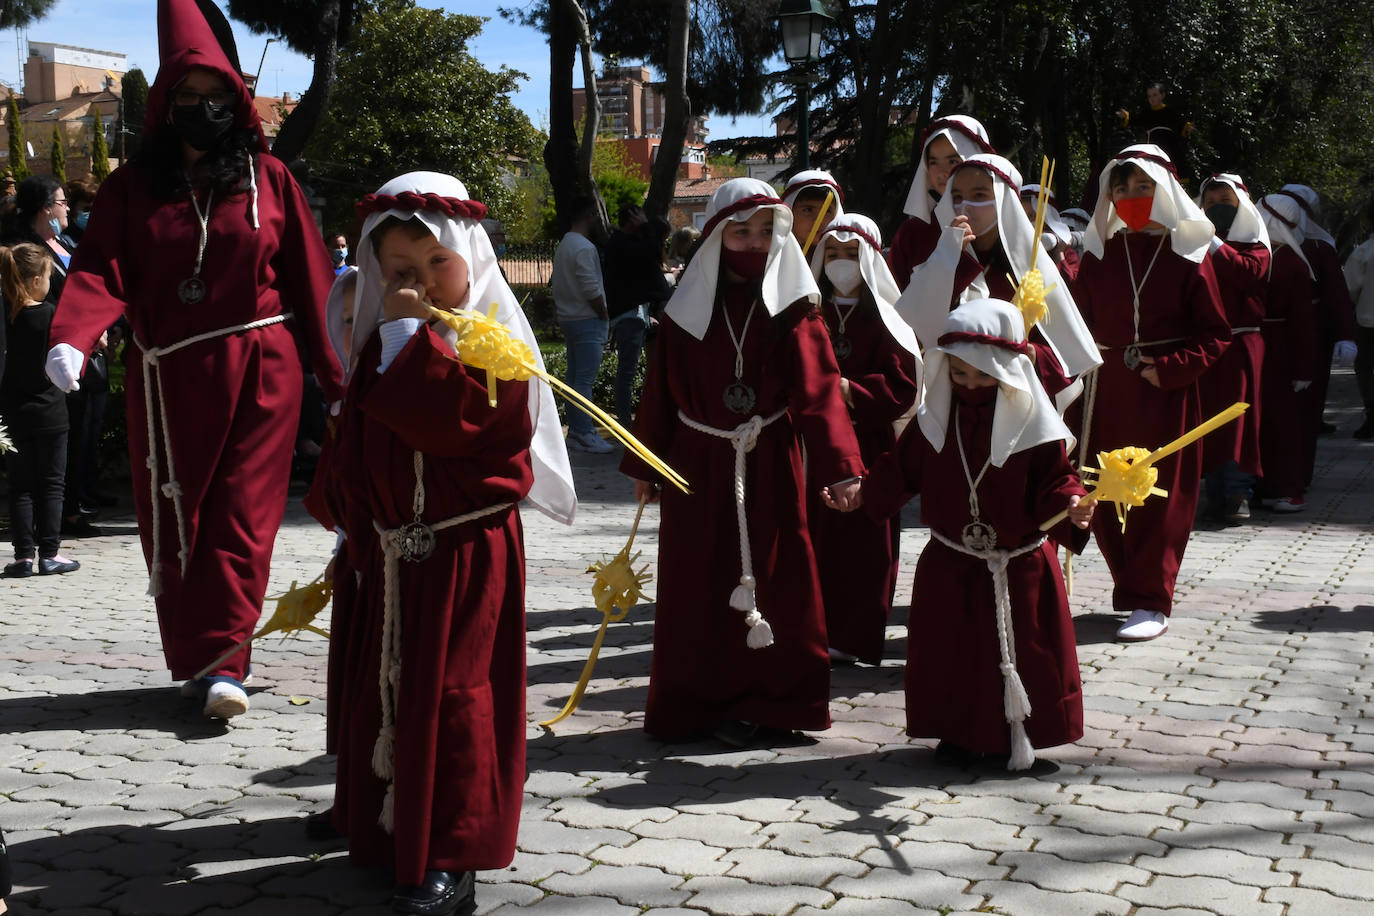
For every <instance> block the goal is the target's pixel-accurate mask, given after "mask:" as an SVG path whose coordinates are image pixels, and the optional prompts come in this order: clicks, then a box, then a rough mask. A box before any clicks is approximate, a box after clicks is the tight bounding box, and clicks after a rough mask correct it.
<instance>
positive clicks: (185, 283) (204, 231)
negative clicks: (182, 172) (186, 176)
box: [177, 186, 215, 305]
mask: <svg viewBox="0 0 1374 916" xmlns="http://www.w3.org/2000/svg"><path fill="white" fill-rule="evenodd" d="M214 199H215V189H214V188H211V189H210V193H209V194H207V195H206V197H205V212H204V213H202V212H201V210H200V201H198V200H196V189H195V187H194V186H192V188H191V206H193V207H195V208H196V221H197V222H199V223H200V247H199V248H197V249H196V269H195V270H194V271H192V272H191V276H189V277H187V278H186V279H185V280H182V281H181V282H180V283H178V284H177V298H178V299H180V300H181V302H182V304H183V305H200V303H202V302H204V301H205V296H206V294H207V293H208V292H209V290H208V289H206V286H205V281H204V280H202V279H201V278H200V265H201V264H202V263H203V262H204V261H205V243H206V242H208V241H209V239H210V204H211V203H213V202H214Z"/></svg>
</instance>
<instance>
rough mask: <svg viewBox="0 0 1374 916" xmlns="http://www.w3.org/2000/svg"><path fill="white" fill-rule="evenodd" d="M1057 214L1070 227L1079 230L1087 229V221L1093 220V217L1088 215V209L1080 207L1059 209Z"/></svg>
mask: <svg viewBox="0 0 1374 916" xmlns="http://www.w3.org/2000/svg"><path fill="white" fill-rule="evenodd" d="M1059 216H1060V218H1061V219H1063V220H1064V222H1066V223H1068V224H1069V228H1070V229H1076V230H1078V231H1079V232H1082V231H1083V230H1085V229H1087V228H1088V223H1091V222H1092V221H1093V218H1092V217H1091V216H1089V215H1088V211H1087V210H1084V209H1083V208H1081V207H1070V208H1069V209H1067V210H1061V211H1060V212H1059Z"/></svg>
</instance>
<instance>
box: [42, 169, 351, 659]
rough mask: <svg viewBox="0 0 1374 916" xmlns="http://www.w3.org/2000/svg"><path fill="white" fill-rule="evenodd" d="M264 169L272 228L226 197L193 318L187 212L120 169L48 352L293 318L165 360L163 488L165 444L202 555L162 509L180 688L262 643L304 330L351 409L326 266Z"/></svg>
mask: <svg viewBox="0 0 1374 916" xmlns="http://www.w3.org/2000/svg"><path fill="white" fill-rule="evenodd" d="M255 161H256V169H257V211H258V219H259V221H260V228H258V229H256V230H255V229H253V227H252V225H251V222H250V220H251V209H250V208H251V205H252V201H251V200H250V194H249V193H248V192H247V191H243V192H240V193H237V194H234V195H233V196H231V197H229V198H228V199H224V200H222V199H220V198H219V197H216V198H215V200H214V202H213V205H212V207H211V211H210V222H209V240H208V242H207V244H206V247H205V263H204V267H203V269H202V271H201V275H202V276H203V278H204V280H205V283H206V287H207V289H208V295H207V298H206V299H205V301H204V302H202V303H201V304H199V305H197V306H187V305H184V304H182V303H181V302H180V301H179V300H178V298H177V285H178V283H180V281H182V280H184V279H185V278H186V277H188V276H190V275H191V271H192V268H193V266H194V265H195V261H196V249H197V246H198V244H199V232H198V229H197V226H198V223H197V219H196V214H195V211H194V209H193V208H192V206H191V201H190V200H189V199H187V198H180V199H176V200H171V201H168V200H161V199H157V198H155V197H154V196H153V195H152V194H151V192H150V190H149V184H148V178H147V176H146V175H145V174H143V172H142V171H141V167H140V166H138V165H137V164H130V165H125V166H121V167H120V168H119V169H117V170H116V171H115V172H114V174H112V175H111V176H110V177H109V178H108V179H106V181H105V182H104V184H102V185H101V187H100V191H99V194H98V195H97V197H96V205H95V208H94V210H93V213H94V215H93V216H92V219H91V222H90V226H89V227H88V228H87V230H86V234H85V236H84V237H83V238H82V240H81V245H80V247H79V249H78V250H77V252H76V255H75V256H74V257H73V259H72V269H71V272H70V274H69V275H68V277H67V284H66V287H65V290H64V292H63V294H62V301H61V303H60V304H59V306H58V309H57V317H56V319H55V320H54V322H53V327H52V331H51V334H50V337H49V344H50V345H56V344H59V343H67V344H71V345H72V346H74V347H76V348H77V349H78V350H80V351H82V352H83V353H86V352H89V351H90V349H91V347H92V346H93V345H94V343H95V341H96V338H98V337H99V336H100V334H101V333H102V332H103V331H104V330H105V329H106V328H107V327H109V326H110V325H111V324H113V323H114V321H115V319H117V318H119V316H120V315H126V316H127V317H128V320H129V324H130V327H131V329H132V333H133V336H134V338H135V339H136V340H137V341H140V342H142V344H143V345H146V346H150V347H158V346H167V345H170V344H174V343H177V342H178V341H181V340H185V339H186V338H188V337H191V336H193V335H196V334H200V333H204V332H207V331H213V330H216V329H219V328H223V327H228V326H231V325H236V324H242V323H245V322H249V321H254V320H256V319H261V318H270V317H272V316H274V315H280V314H283V313H286V312H291V313H293V314H294V316H295V317H294V319H292V320H291V321H289V322H287V323H285V324H278V325H273V326H270V327H266V328H262V329H260V330H256V331H248V332H244V333H239V334H233V335H230V336H227V337H217V338H214V339H212V340H206V341H203V342H201V343H196V344H191V345H190V346H188V347H186V348H185V349H182V350H180V351H178V352H176V353H173V354H170V355H168V356H165V357H163V358H162V360H161V364H160V367H159V375H160V387H161V390H162V392H163V395H164V398H165V401H166V410H167V414H166V417H167V425H166V428H165V429H164V428H163V425H162V422H161V421H160V420H159V421H157V428H158V450H159V456H158V459H159V462H160V464H161V467H160V471H159V481H160V483H166V482H167V478H168V468H167V459H166V455H165V454H164V453H163V449H164V448H165V441H166V439H165V438H164V437H168V436H169V437H170V440H171V446H172V452H173V460H174V464H175V470H176V477H177V480H178V481H179V483H180V484H181V488H182V492H183V495H182V505H183V506H184V509H185V512H186V534H187V540H188V544H189V549H190V555H189V558H188V561H187V564H186V572H185V574H184V575H183V574H182V572H181V563H180V561H179V560H178V558H177V552H178V551H179V550H180V545H179V542H178V538H177V524H176V515H175V513H174V511H173V505H172V502H171V500H170V499H167V498H161V499H160V503H161V506H160V516H161V519H160V531H161V567H162V568H161V579H162V594H161V595H159V596H158V597H157V612H158V622H159V624H160V627H161V630H162V646H163V652H164V654H165V656H166V659H167V665H168V667H169V668H171V670H172V676H173V677H174V678H177V679H182V678H189V677H191V676H192V675H194V674H195V673H196V672H197V671H199V670H200V668H201V667H202V666H204V665H205V664H207V663H209V662H210V661H212V660H213V659H215V658H216V657H217V656H219V655H220V654H221V653H222V652H224V651H225V650H226V649H228V648H229V647H230V646H232V645H234V644H235V643H237V642H239V641H240V640H242V639H244V638H245V637H247V636H248V635H249V634H251V633H252V632H253V628H254V627H255V626H256V624H257V622H258V618H259V616H260V614H261V611H262V601H263V595H264V594H265V593H266V591H267V578H268V572H269V570H270V567H271V561H272V546H273V542H274V541H275V538H276V533H277V529H278V527H280V525H281V520H282V515H283V513H284V512H285V509H286V489H287V483H288V481H289V478H290V473H291V455H292V452H293V450H294V448H295V443H296V426H297V422H296V421H297V418H298V416H299V414H300V404H301V384H302V382H301V363H300V357H299V356H298V355H297V344H296V340H295V337H294V335H293V333H292V331H293V328H295V329H297V330H298V331H299V332H302V333H303V335H304V340H305V343H306V345H307V347H308V350H309V352H310V354H311V359H312V365H313V367H314V371H315V375H316V377H317V378H318V379H319V382H320V385H321V387H322V388H323V389H324V392H325V397H326V399H328V400H330V401H334V400H337V399H338V398H339V397H341V391H340V385H339V379H340V371H339V366H338V363H337V361H336V360H335V358H334V351H333V349H332V348H331V347H330V345H329V341H328V336H327V335H326V333H325V327H324V302H325V298H326V296H327V295H328V293H329V277H330V271H329V256H328V255H327V254H326V252H325V248H324V243H323V240H322V238H321V236H320V232H319V229H318V228H317V227H316V226H315V223H314V220H313V219H312V218H311V215H310V206H309V204H308V203H307V202H306V200H305V197H304V196H303V195H302V194H301V191H300V189H299V188H298V187H297V186H296V182H295V181H294V180H293V179H292V178H291V175H290V173H289V172H287V170H286V166H284V165H282V164H281V163H280V162H279V161H278V160H276V159H273V158H272V157H271V156H269V155H265V154H259V155H258V156H257V157H256V159H255ZM203 206H204V201H203V200H202V207H203ZM127 354H128V357H127V373H128V374H127V375H126V401H125V403H126V405H127V416H128V440H129V459H130V460H129V464H130V470H131V473H132V476H133V487H134V506H135V508H136V510H137V512H138V520H139V534H140V535H141V537H142V541H143V554H144V557H145V558H146V560H147V561H148V563H149V565H150V567H151V564H152V557H153V530H152V500H151V494H150V493H149V474H150V472H149V469H148V466H147V463H146V462H147V458H148V425H147V424H148V422H149V418H148V416H147V413H146V411H145V409H144V377H143V363H142V360H141V358H140V350H139V348H138V347H136V346H131V347H129V348H128V351H127ZM157 409H158V408H157V405H156V401H155V402H154V410H155V411H156V410H157ZM251 651H252V650H251V648H248V649H244V650H243V651H242V652H239V653H237V654H235V655H234V656H232V657H231V658H230V659H229V660H228V661H226V662H224V663H223V664H221V665H220V666H219V667H217V668H215V669H214V670H213V671H211V672H210V673H211V674H227V675H230V676H232V677H235V678H238V679H239V680H242V679H243V677H244V675H245V674H246V673H247V671H248V666H249V662H250V658H251Z"/></svg>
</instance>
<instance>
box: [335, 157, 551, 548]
mask: <svg viewBox="0 0 1374 916" xmlns="http://www.w3.org/2000/svg"><path fill="white" fill-rule="evenodd" d="M409 195H416V196H414V197H409ZM398 197H399V198H401V199H400V200H387V199H386V198H392V199H394V198H398ZM376 198H383V200H380V201H377V203H378V205H381V204H385V203H388V202H390V203H393V204H394V206H392V207H391V208H390V209H386V210H374V211H373V212H371V213H369V215H368V216H367V218H366V219H365V220H364V221H363V231H362V236H361V238H360V239H359V240H358V292H357V298H356V299H355V304H354V310H353V341H354V346H353V351H354V353H357V352H359V351H361V350H362V344H363V343H365V342H366V341H367V339H368V337H369V336H371V334H372V332H373V330H374V329H375V328H376V327H377V325H378V324H380V323H381V320H382V311H381V309H382V290H383V286H384V284H383V282H382V273H381V268H380V266H379V265H378V263H377V255H376V254H375V253H374V251H373V246H372V242H371V239H370V238H369V237H368V236H369V235H371V233H372V231H373V230H374V229H376V228H377V226H378V225H379V224H380V223H381V222H382V221H383V220H385V219H386V218H387V217H388V216H394V217H396V218H397V219H402V220H409V219H416V220H419V221H420V222H422V223H424V224H425V226H426V227H427V228H428V229H429V231H430V232H432V233H433V234H434V237H435V238H436V239H437V240H438V242H439V244H440V245H443V246H444V247H445V248H447V249H448V250H449V251H452V252H453V253H455V254H457V255H458V256H459V257H460V258H462V259H463V260H464V261H465V262H467V265H468V276H469V282H470V283H471V284H472V285H471V288H470V290H469V292H468V300H467V305H466V306H465V307H466V308H472V309H474V310H476V311H480V312H482V313H484V314H485V313H486V311H487V308H488V307H489V306H490V305H491V303H493V302H495V303H496V304H497V311H496V317H497V319H498V320H500V321H501V323H502V324H504V325H505V326H506V327H507V328H509V329H510V332H511V336H512V337H515V338H517V339H519V340H522V341H524V342H525V343H526V344H528V345H529V347H530V349H531V350H533V351H534V358H535V361H536V363H537V364H538V365H539V368H541V369H542V368H543V367H544V359H543V357H542V356H541V355H540V353H539V342H538V341H537V340H535V337H534V331H532V330H531V329H530V324H529V321H528V320H526V318H525V313H524V312H523V311H521V309H520V304H519V303H518V302H517V301H516V299H515V294H514V293H512V292H511V290H510V287H509V286H507V285H506V281H505V279H504V278H503V277H502V276H501V271H500V269H499V268H498V267H497V265H496V252H495V251H493V250H492V247H491V240H490V239H489V238H487V234H486V232H484V231H483V230H482V227H481V224H480V223H479V221H478V220H479V219H481V215H482V213H481V211H485V209H486V208H485V207H482V206H481V205H480V204H477V202H476V201H472V204H475V205H476V206H475V207H470V208H468V213H469V214H470V215H465V214H464V213H463V212H462V210H463V207H462V204H463V203H464V202H467V201H469V198H468V192H467V188H465V187H464V186H463V183H462V182H461V181H459V180H458V179H457V178H454V177H453V176H451V175H444V174H441V173H439V172H408V173H407V174H405V175H401V176H399V177H396V178H393V179H391V180H390V181H388V182H387V183H386V184H384V185H382V186H381V187H380V188H378V189H377V193H376V195H375V196H370V197H369V198H365V199H364V201H365V202H366V201H368V200H375V199H376ZM424 198H429V199H430V200H431V201H435V202H442V203H444V204H447V205H448V206H449V208H451V209H452V205H453V204H455V203H456V204H458V207H457V213H456V214H455V215H453V216H449V215H448V214H447V212H445V209H439V208H437V207H436V208H435V209H421V207H422V206H424V203H425V200H424ZM442 336H444V338H445V339H447V340H448V341H449V342H450V343H452V342H453V341H454V340H456V336H455V335H454V333H453V331H452V330H451V329H449V328H447V327H445V328H444V330H443V335H442ZM529 409H530V423H531V426H533V428H534V437H533V439H532V440H531V442H530V457H531V460H532V462H533V465H534V484H533V486H531V487H530V493H529V500H530V502H532V503H533V504H534V505H535V506H536V507H537V508H538V509H539V510H540V511H542V512H543V513H544V514H546V515H548V516H549V517H550V518H553V519H555V520H556V521H560V522H563V523H564V524H565V525H570V524H572V520H573V516H574V515H575V514H576V513H577V493H576V491H575V490H574V489H573V482H572V468H571V467H570V466H569V464H568V450H567V446H566V445H565V444H564V442H563V429H562V426H561V425H560V423H559V420H558V408H557V406H556V405H555V404H554V400H553V391H552V390H551V389H550V388H549V386H548V385H547V384H544V383H543V382H532V383H531V385H530V396H529Z"/></svg>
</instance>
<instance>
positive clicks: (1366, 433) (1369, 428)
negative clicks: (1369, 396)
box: [1350, 420, 1374, 439]
mask: <svg viewBox="0 0 1374 916" xmlns="http://www.w3.org/2000/svg"><path fill="white" fill-rule="evenodd" d="M1350 436H1351V438H1352V439H1374V420H1365V421H1364V423H1363V424H1362V425H1361V426H1360V428H1359V429H1357V430H1355V431H1354V432H1353V433H1351V434H1350Z"/></svg>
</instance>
